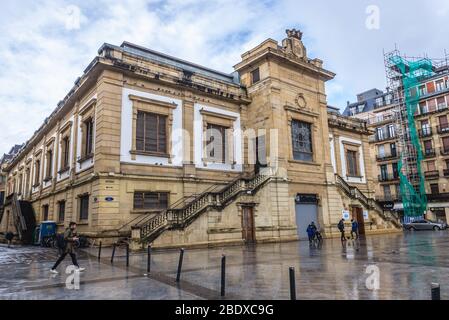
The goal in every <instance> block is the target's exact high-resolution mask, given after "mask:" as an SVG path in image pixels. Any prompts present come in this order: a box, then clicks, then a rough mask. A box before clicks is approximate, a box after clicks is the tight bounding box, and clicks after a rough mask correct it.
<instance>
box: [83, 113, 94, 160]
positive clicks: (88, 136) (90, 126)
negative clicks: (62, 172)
mask: <svg viewBox="0 0 449 320" xmlns="http://www.w3.org/2000/svg"><path fill="white" fill-rule="evenodd" d="M84 129H85V130H86V132H85V134H84V137H85V140H84V141H85V145H84V156H85V157H89V156H91V155H92V151H93V143H94V121H93V119H92V118H89V119H88V120H86V121H85V122H84Z"/></svg>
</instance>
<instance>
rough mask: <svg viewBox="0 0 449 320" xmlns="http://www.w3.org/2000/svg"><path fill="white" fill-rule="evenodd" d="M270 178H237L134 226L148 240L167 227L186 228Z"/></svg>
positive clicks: (142, 240) (258, 176) (143, 238)
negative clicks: (222, 186) (196, 218)
mask: <svg viewBox="0 0 449 320" xmlns="http://www.w3.org/2000/svg"><path fill="white" fill-rule="evenodd" d="M269 179H270V176H269V175H262V174H258V175H255V176H254V177H253V178H252V179H245V178H242V177H240V178H237V179H236V180H234V181H232V182H230V183H229V184H228V185H227V186H225V187H224V188H223V189H221V190H220V191H217V192H215V191H206V192H203V193H202V194H200V195H199V196H198V197H196V198H195V199H194V200H193V201H191V202H190V203H188V204H187V205H185V206H184V207H182V208H179V209H175V208H169V209H167V210H165V211H163V212H161V213H159V214H157V215H156V216H154V217H152V218H151V219H149V220H147V221H145V222H144V223H140V224H139V225H135V226H133V229H140V241H141V242H144V241H147V240H148V239H149V238H151V237H152V236H154V235H157V234H158V233H159V232H160V231H163V230H164V229H167V228H185V227H186V226H187V225H188V224H189V223H190V222H191V221H193V219H194V218H195V217H197V216H198V215H199V214H201V213H202V212H203V211H204V210H206V209H207V208H210V207H215V208H218V209H222V208H224V207H226V206H227V205H228V204H229V203H230V201H231V200H232V199H233V198H234V197H236V196H237V195H238V194H240V193H241V192H251V193H252V192H254V191H255V190H256V189H257V188H259V187H260V186H261V185H262V184H263V183H265V182H266V181H268V180H269Z"/></svg>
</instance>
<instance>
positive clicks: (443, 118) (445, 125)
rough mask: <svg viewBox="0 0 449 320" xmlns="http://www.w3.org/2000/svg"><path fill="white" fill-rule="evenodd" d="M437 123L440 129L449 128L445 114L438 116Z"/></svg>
mask: <svg viewBox="0 0 449 320" xmlns="http://www.w3.org/2000/svg"><path fill="white" fill-rule="evenodd" d="M438 123H439V124H440V131H447V130H448V129H449V125H448V122H447V116H441V117H438Z"/></svg>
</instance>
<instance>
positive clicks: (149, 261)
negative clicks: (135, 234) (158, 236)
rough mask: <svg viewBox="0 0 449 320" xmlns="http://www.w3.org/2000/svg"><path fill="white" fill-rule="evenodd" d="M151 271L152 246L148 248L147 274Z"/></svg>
mask: <svg viewBox="0 0 449 320" xmlns="http://www.w3.org/2000/svg"><path fill="white" fill-rule="evenodd" d="M150 271H151V245H149V246H148V259H147V273H148V274H150Z"/></svg>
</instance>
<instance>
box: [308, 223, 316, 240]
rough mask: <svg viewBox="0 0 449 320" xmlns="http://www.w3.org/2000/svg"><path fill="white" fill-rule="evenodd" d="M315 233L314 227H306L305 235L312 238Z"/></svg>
mask: <svg viewBox="0 0 449 320" xmlns="http://www.w3.org/2000/svg"><path fill="white" fill-rule="evenodd" d="M315 232H316V227H315V228H314V226H312V225H311V224H309V226H308V227H307V235H308V236H309V237H313V236H314V235H315Z"/></svg>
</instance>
